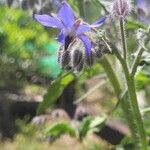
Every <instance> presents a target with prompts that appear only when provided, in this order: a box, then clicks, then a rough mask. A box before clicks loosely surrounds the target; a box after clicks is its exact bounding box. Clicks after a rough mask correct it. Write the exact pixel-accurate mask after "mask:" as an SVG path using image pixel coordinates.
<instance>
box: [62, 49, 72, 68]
mask: <svg viewBox="0 0 150 150" xmlns="http://www.w3.org/2000/svg"><path fill="white" fill-rule="evenodd" d="M60 55H61V57H60V65H61V67H62V68H66V67H68V66H69V64H70V60H71V58H70V52H69V51H61V54H60Z"/></svg>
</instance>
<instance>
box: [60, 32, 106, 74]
mask: <svg viewBox="0 0 150 150" xmlns="http://www.w3.org/2000/svg"><path fill="white" fill-rule="evenodd" d="M87 36H88V37H90V40H91V42H92V49H91V54H90V55H88V54H87V53H86V51H85V48H84V45H83V43H82V41H81V40H79V39H78V38H76V39H74V40H73V41H72V42H71V43H70V44H69V46H68V48H67V49H65V46H64V45H62V46H61V47H60V48H59V50H58V63H59V64H60V66H61V68H63V69H65V70H73V71H77V72H80V71H82V70H83V69H84V68H85V67H91V66H92V65H93V64H94V62H95V60H96V58H101V57H102V56H103V55H104V54H105V53H106V52H107V46H106V44H105V43H104V42H103V41H100V40H99V38H98V36H97V35H96V34H95V33H93V32H88V33H87Z"/></svg>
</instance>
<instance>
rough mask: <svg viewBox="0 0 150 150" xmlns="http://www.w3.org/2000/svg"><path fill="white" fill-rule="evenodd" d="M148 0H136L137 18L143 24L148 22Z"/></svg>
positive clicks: (149, 20)
mask: <svg viewBox="0 0 150 150" xmlns="http://www.w3.org/2000/svg"><path fill="white" fill-rule="evenodd" d="M148 1H149V0H137V13H138V18H139V19H140V20H141V21H142V22H143V23H145V24H150V2H148Z"/></svg>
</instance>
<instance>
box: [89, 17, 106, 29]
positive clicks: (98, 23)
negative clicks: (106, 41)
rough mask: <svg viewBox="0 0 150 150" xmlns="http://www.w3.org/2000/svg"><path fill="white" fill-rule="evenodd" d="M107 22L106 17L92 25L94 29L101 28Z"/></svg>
mask: <svg viewBox="0 0 150 150" xmlns="http://www.w3.org/2000/svg"><path fill="white" fill-rule="evenodd" d="M105 20H106V17H102V18H100V19H99V20H98V21H96V22H95V23H93V24H91V27H93V28H96V27H99V26H101V25H102V24H103V23H104V22H105Z"/></svg>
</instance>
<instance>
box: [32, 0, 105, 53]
mask: <svg viewBox="0 0 150 150" xmlns="http://www.w3.org/2000/svg"><path fill="white" fill-rule="evenodd" d="M34 18H35V19H36V20H37V21H38V22H39V23H40V24H42V25H43V26H46V27H53V28H57V29H60V33H59V35H58V38H57V39H58V41H59V42H61V43H62V44H64V46H65V49H67V48H68V46H69V44H70V43H71V42H72V41H73V39H75V38H79V39H80V40H81V41H82V42H83V44H84V47H85V50H86V54H87V55H90V54H91V48H92V43H91V41H90V39H89V38H88V37H87V36H86V35H85V34H84V33H85V32H87V31H89V30H90V29H91V28H95V27H99V26H100V25H102V24H103V23H104V21H105V19H106V17H103V18H101V19H99V20H98V21H97V22H95V23H93V24H92V25H88V24H87V23H85V22H83V21H82V20H81V19H76V17H75V15H74V12H73V10H72V8H71V7H70V6H69V4H68V3H67V2H66V1H63V2H62V4H61V7H60V9H59V11H58V14H57V15H53V16H49V15H46V14H43V15H38V14H35V15H34Z"/></svg>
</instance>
